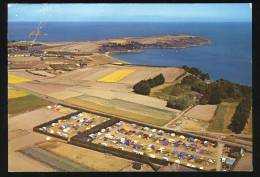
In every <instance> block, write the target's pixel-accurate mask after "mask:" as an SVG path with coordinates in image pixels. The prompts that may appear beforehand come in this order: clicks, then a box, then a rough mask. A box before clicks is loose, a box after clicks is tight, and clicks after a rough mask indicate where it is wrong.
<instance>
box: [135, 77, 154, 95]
mask: <svg viewBox="0 0 260 177" xmlns="http://www.w3.org/2000/svg"><path fill="white" fill-rule="evenodd" d="M133 89H134V92H135V93H138V94H142V95H149V94H150V91H151V87H150V85H149V83H148V81H146V80H141V81H140V82H138V83H137V84H135V85H134V87H133Z"/></svg>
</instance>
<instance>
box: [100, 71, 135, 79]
mask: <svg viewBox="0 0 260 177" xmlns="http://www.w3.org/2000/svg"><path fill="white" fill-rule="evenodd" d="M134 72H135V70H133V69H121V70H117V71H115V72H113V73H111V74H109V75H107V76H105V77H102V78H100V79H98V82H118V81H120V80H122V79H123V78H125V77H126V76H128V75H129V74H131V73H134Z"/></svg>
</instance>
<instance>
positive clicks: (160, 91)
mask: <svg viewBox="0 0 260 177" xmlns="http://www.w3.org/2000/svg"><path fill="white" fill-rule="evenodd" d="M188 75H190V74H189V73H186V72H185V73H183V74H182V75H181V76H179V77H178V78H177V79H176V80H175V81H174V82H171V83H164V84H162V85H159V86H157V87H154V88H152V89H151V93H150V95H151V96H153V97H157V98H159V99H163V100H166V101H167V100H169V99H170V98H174V97H176V96H174V95H173V94H172V91H173V90H174V88H175V85H176V84H177V83H180V82H181V80H182V79H183V78H184V77H185V76H188ZM180 91H181V93H179V95H178V96H180V95H187V94H189V93H190V92H191V91H190V90H189V89H187V88H182V89H181V90H180Z"/></svg>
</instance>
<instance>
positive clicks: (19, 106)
mask: <svg viewBox="0 0 260 177" xmlns="http://www.w3.org/2000/svg"><path fill="white" fill-rule="evenodd" d="M48 104H50V102H48V101H46V100H43V99H41V98H39V97H36V96H34V95H27V96H24V97H18V98H12V99H8V114H11V115H14V114H18V113H22V112H26V111H31V110H34V109H37V108H39V107H43V106H46V105H48Z"/></svg>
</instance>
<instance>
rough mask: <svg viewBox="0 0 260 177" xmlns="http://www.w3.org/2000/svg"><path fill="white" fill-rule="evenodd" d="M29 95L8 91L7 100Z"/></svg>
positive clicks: (23, 92) (22, 92)
mask: <svg viewBox="0 0 260 177" xmlns="http://www.w3.org/2000/svg"><path fill="white" fill-rule="evenodd" d="M27 95H29V93H27V92H25V91H17V90H10V89H9V90H8V99H13V98H19V97H24V96H27Z"/></svg>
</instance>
